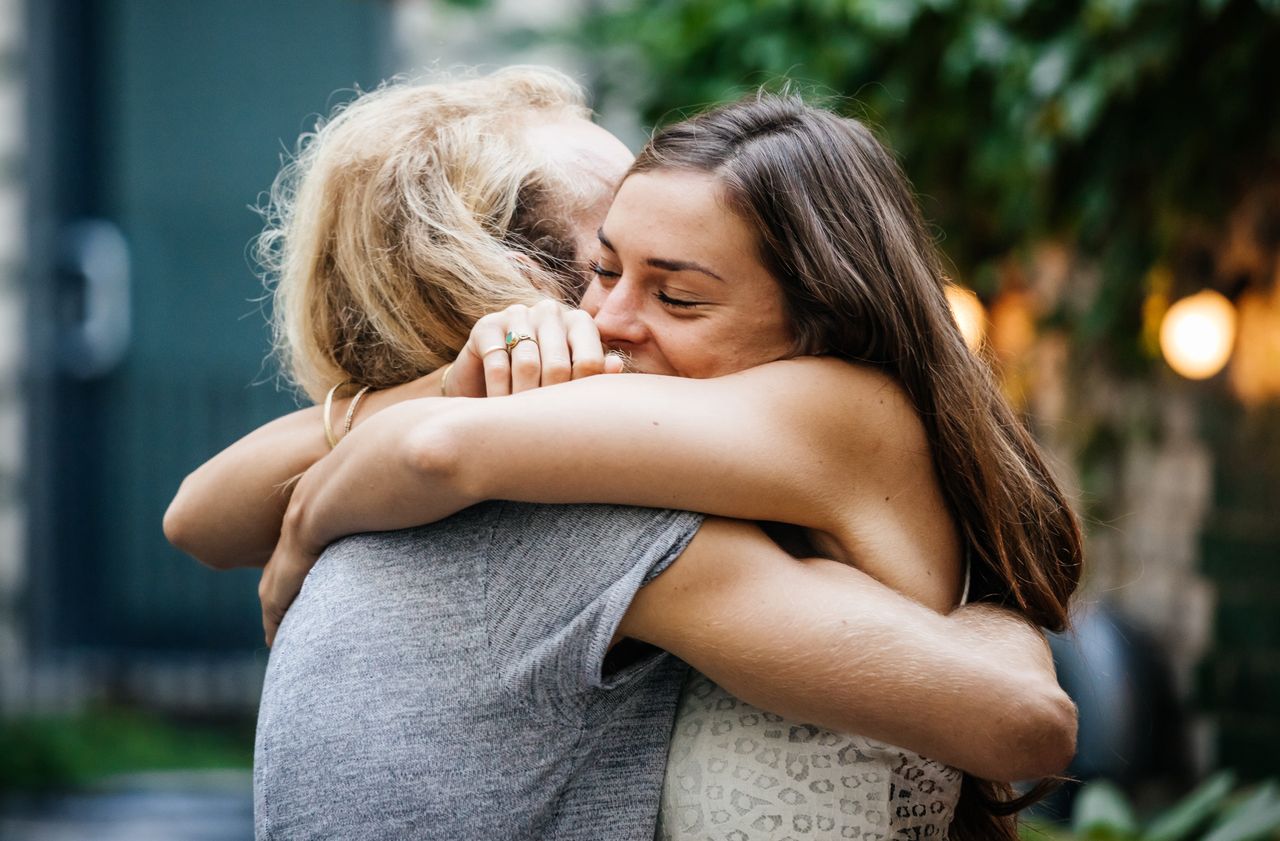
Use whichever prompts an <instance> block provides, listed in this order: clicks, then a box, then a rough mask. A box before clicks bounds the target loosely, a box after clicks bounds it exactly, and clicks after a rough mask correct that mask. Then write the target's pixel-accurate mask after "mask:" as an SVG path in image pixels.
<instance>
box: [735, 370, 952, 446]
mask: <svg viewBox="0 0 1280 841" xmlns="http://www.w3.org/2000/svg"><path fill="white" fill-rule="evenodd" d="M724 380H726V381H731V380H732V381H734V386H735V387H737V388H743V389H746V390H749V391H751V392H752V393H754V394H756V395H758V396H760V397H763V398H765V399H766V400H767V401H768V402H769V403H770V404H771V405H772V406H774V407H776V408H778V409H779V410H780V411H783V412H785V413H787V415H788V416H790V417H792V418H794V419H795V420H796V421H797V422H801V421H802V422H803V423H804V424H805V425H806V426H807V427H809V428H812V429H813V430H814V432H815V434H819V435H823V436H829V435H831V434H836V433H838V434H839V435H840V437H841V439H843V440H845V441H847V442H848V443H849V444H850V445H851V446H855V447H857V448H858V449H859V450H861V451H862V452H863V453H864V454H866V452H867V449H868V448H870V449H871V450H879V449H881V448H884V447H888V448H890V449H891V450H895V451H897V450H901V449H904V448H905V449H908V450H911V451H919V450H921V449H922V448H924V449H927V446H928V445H927V438H926V435H925V429H924V425H923V423H922V422H921V420H920V415H919V413H918V412H917V411H916V410H915V406H914V405H913V404H912V402H911V399H910V397H909V396H908V395H907V393H906V391H905V390H904V389H903V387H902V386H901V384H899V383H898V381H897V380H895V379H894V378H893V377H891V376H889V375H888V374H885V373H884V372H883V371H880V370H878V369H876V368H873V367H871V366H869V365H857V364H854V363H851V362H845V361H843V360H840V359H834V358H831V357H819V356H805V357H798V358H796V359H784V360H780V361H778V362H770V363H768V364H766V365H761V366H759V367H756V368H751V369H749V370H746V371H741V372H739V373H737V374H733V375H731V376H729V377H725V378H724ZM826 443H827V446H830V444H831V441H830V439H828V440H827V442H826Z"/></svg>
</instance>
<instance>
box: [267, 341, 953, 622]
mask: <svg viewBox="0 0 1280 841" xmlns="http://www.w3.org/2000/svg"><path fill="white" fill-rule="evenodd" d="M911 412H912V410H911V409H910V407H909V406H907V405H906V404H905V402H904V401H903V400H902V398H901V397H900V396H899V394H898V392H897V391H896V390H894V389H892V388H891V387H888V386H886V385H885V382H884V380H883V378H880V377H879V376H878V375H876V374H874V373H872V372H866V371H861V370H859V369H856V368H854V367H853V366H850V365H847V364H845V363H841V362H837V361H834V360H821V359H804V360H791V361H784V362H776V363H771V364H769V365H764V366H761V367H759V368H754V369H751V370H748V371H744V372H741V373H738V374H734V375H731V376H727V377H722V378H719V379H716V380H687V379H678V378H672V377H656V376H643V375H627V376H623V377H595V378H591V379H587V380H583V381H580V382H572V383H568V384H564V385H559V386H556V387H555V388H549V389H539V390H536V391H529V392H524V393H521V394H517V395H515V396H512V397H503V398H498V399H490V400H460V401H450V402H449V403H448V404H447V405H446V404H445V403H444V401H438V400H437V401H418V402H417V403H416V404H413V405H410V404H406V405H405V406H403V407H399V408H398V409H397V411H396V412H395V413H387V414H386V415H384V416H383V417H381V418H376V419H374V420H372V421H370V422H369V423H368V424H366V426H365V427H364V428H362V429H361V430H359V432H358V433H357V434H353V435H352V436H351V437H350V439H349V440H348V441H344V442H343V444H342V446H340V447H339V448H338V449H337V450H336V451H335V452H334V454H333V456H332V457H331V458H330V459H326V460H325V462H324V463H323V464H321V465H318V466H317V468H316V469H315V470H313V471H312V472H311V473H310V474H308V476H307V477H305V479H304V480H303V482H302V483H301V485H300V486H299V491H298V496H297V499H296V501H295V504H296V506H297V509H296V511H295V512H294V515H291V519H292V521H293V522H292V525H293V526H296V527H297V528H298V530H299V533H298V543H299V545H301V546H304V547H307V548H309V549H311V550H314V551H316V552H318V551H319V549H320V548H322V547H323V546H325V545H327V544H328V543H330V542H332V541H333V540H335V539H337V538H339V537H342V536H344V535H346V534H350V533H353V532H358V531H378V530H387V529H395V528H403V527H407V526H412V525H418V524H421V523H424V522H433V521H436V520H439V519H442V518H444V517H446V516H448V515H450V514H452V513H455V512H456V511H458V510H460V509H462V508H465V507H467V506H468V505H471V504H473V503H475V502H478V501H481V500H484V499H510V500H516V501H525V502H547V503H568V502H602V503H618V504H630V505H648V506H654V507H670V508H685V509H690V510H697V511H705V512H708V513H711V514H715V515H720V516H727V517H736V518H741V519H752V520H774V521H779V522H786V523H791V524H794V525H799V526H804V527H808V528H812V529H816V530H818V531H822V532H827V533H830V534H832V535H833V536H834V537H836V539H837V540H839V541H840V542H841V544H842V545H846V546H847V545H850V544H852V543H856V536H855V535H851V534H849V533H848V532H847V525H846V524H847V523H848V522H849V521H850V519H851V518H850V517H849V513H850V511H852V510H855V509H856V510H858V511H859V512H860V514H861V515H862V516H863V517H864V518H866V519H869V518H873V517H875V516H876V513H877V511H878V510H880V509H879V508H878V506H886V505H887V504H888V502H889V500H890V498H893V499H894V503H895V504H896V505H897V508H896V511H897V512H901V511H902V510H903V508H908V509H911V510H913V511H918V512H919V520H918V522H912V523H909V524H908V527H910V528H915V529H920V530H923V529H930V528H935V529H936V528H943V529H945V528H949V522H950V521H949V517H948V515H947V513H946V510H945V508H943V507H941V506H938V507H936V508H934V509H931V508H930V507H929V503H928V500H925V501H924V502H922V503H921V504H919V505H915V506H910V505H908V506H904V505H901V504H900V503H901V499H900V498H901V497H902V495H904V494H907V495H919V494H922V493H926V492H927V488H923V489H922V487H921V486H927V485H928V479H923V480H922V479H920V478H919V477H920V475H921V474H924V475H925V476H929V477H931V476H932V473H931V468H929V466H928V465H929V454H928V448H927V445H926V444H925V442H924V441H923V439H921V440H919V441H915V440H912V439H911V436H910V435H907V434H904V432H903V428H902V427H903V426H904V425H905V426H911V427H912V428H914V427H915V426H918V424H915V423H914V421H913V420H912V418H913V415H911ZM904 417H906V418H907V420H905V421H904ZM913 460H914V462H916V463H917V467H918V466H919V464H923V465H924V468H923V469H916V470H915V472H914V473H913V472H912V471H910V470H902V469H900V468H901V467H902V465H904V464H907V463H910V462H912V461H913ZM295 515H296V516H295ZM882 519H883V520H884V521H885V522H888V521H890V520H891V519H893V518H890V517H888V516H886V517H884V518H882ZM841 529H846V533H844V534H840V533H839V532H840V530H841ZM843 560H851V559H850V558H843ZM891 561H892V562H891ZM858 562H859V564H860V565H861V566H862V567H863V568H864V569H866V570H867V571H869V572H871V573H872V574H873V575H875V576H876V577H877V578H879V579H881V580H883V581H885V582H886V583H888V584H890V586H893V587H894V588H895V589H899V590H901V591H903V592H907V593H909V594H910V595H912V596H913V597H915V598H918V599H920V600H922V601H925V602H926V603H929V604H931V605H933V606H934V607H935V608H939V609H943V608H945V607H947V606H949V605H950V604H953V603H954V601H953V599H954V593H952V592H951V588H952V584H953V582H951V581H950V580H949V579H945V577H940V576H937V575H934V576H933V577H932V578H930V577H929V573H930V572H932V570H931V569H926V568H925V567H927V565H928V564H930V563H932V559H931V558H928V557H923V558H922V557H914V558H903V557H899V558H897V559H885V558H881V557H877V556H875V555H874V554H873V553H868V555H867V556H865V557H859V558H858ZM944 579H945V580H944Z"/></svg>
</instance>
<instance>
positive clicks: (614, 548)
mask: <svg viewBox="0 0 1280 841" xmlns="http://www.w3.org/2000/svg"><path fill="white" fill-rule="evenodd" d="M702 520H703V516H702V515H701V514H696V513H693V512H689V511H673V510H668V509H656V508H634V507H626V506H614V505H532V504H525V503H504V504H503V506H502V509H501V510H500V511H499V512H498V518H497V521H496V522H497V527H496V528H495V530H494V543H493V545H492V547H491V549H490V552H489V553H488V555H489V559H490V560H489V568H488V570H487V571H486V575H485V580H486V587H487V591H486V612H487V622H488V637H489V648H490V654H491V656H492V657H493V660H494V664H493V665H494V667H495V668H496V669H498V670H500V672H502V677H503V679H504V682H505V683H506V684H507V685H509V686H511V687H513V691H516V692H517V693H519V694H521V695H523V696H524V700H529V701H531V702H532V703H534V704H537V705H544V704H551V705H554V706H558V707H562V708H563V707H564V706H565V705H574V704H576V703H577V701H578V700H580V699H581V698H582V697H583V696H585V695H586V694H587V693H590V692H593V691H614V690H617V689H620V688H622V687H625V686H626V685H628V684H629V683H630V682H631V681H633V680H635V679H637V678H638V677H639V676H640V675H642V674H643V673H644V671H645V670H646V669H647V668H649V667H651V666H652V664H653V662H654V660H655V657H656V656H657V654H656V652H655V653H654V654H651V655H649V656H645V657H640V658H637V659H633V660H631V661H630V662H628V664H627V665H626V666H625V667H623V668H620V669H617V670H609V671H607V672H606V670H605V659H606V656H607V655H608V653H609V643H610V641H611V640H612V639H613V635H614V633H615V632H616V631H617V628H618V625H619V623H620V622H621V621H622V617H623V616H624V615H625V614H626V612H627V610H628V608H629V607H630V606H631V602H632V600H633V599H634V598H635V595H636V593H637V592H638V591H639V590H640V588H641V587H643V586H644V585H645V584H647V583H648V582H649V581H651V580H652V579H653V578H654V577H656V576H657V575H659V574H660V573H661V572H662V571H663V570H665V569H666V568H667V567H668V566H669V565H670V564H671V563H672V562H673V561H675V560H676V558H678V557H679V556H680V553H681V552H683V551H684V549H685V547H686V546H687V545H688V544H689V541H690V540H692V539H693V536H694V535H695V534H696V533H697V531H698V528H699V527H700V526H701V525H702Z"/></svg>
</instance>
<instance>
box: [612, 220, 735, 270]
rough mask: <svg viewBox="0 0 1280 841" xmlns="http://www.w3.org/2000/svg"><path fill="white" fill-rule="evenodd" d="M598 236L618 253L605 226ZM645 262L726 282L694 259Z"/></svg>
mask: <svg viewBox="0 0 1280 841" xmlns="http://www.w3.org/2000/svg"><path fill="white" fill-rule="evenodd" d="M596 237H598V238H599V240H600V244H601V245H603V246H604V247H605V248H607V249H609V250H610V251H612V252H613V253H614V254H617V253H618V249H616V248H614V247H613V243H612V242H610V241H609V238H608V237H607V236H605V235H604V228H600V229H599V230H597V231H596ZM644 262H645V265H647V266H653V267H654V268H655V269H662V270H663V271H666V272H701V273H702V274H704V275H707V276H709V277H714V278H715V279H716V280H718V281H720V282H722V283H723V282H724V278H722V277H721V276H720V275H718V274H716V273H715V272H713V271H711V269H708V268H707V267H706V266H704V265H702V264H701V263H695V262H693V261H692V260H668V259H666V258H664V257H650V258H649V259H647V260H645V261H644Z"/></svg>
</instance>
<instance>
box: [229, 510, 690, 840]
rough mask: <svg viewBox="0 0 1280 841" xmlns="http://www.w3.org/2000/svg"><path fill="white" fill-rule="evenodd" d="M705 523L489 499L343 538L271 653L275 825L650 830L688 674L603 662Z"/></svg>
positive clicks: (351, 835) (563, 835)
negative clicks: (437, 519) (653, 582)
mask: <svg viewBox="0 0 1280 841" xmlns="http://www.w3.org/2000/svg"><path fill="white" fill-rule="evenodd" d="M701 521H702V518H701V516H700V515H697V514H691V513H689V512H683V511H666V510H656V509H648V508H624V507H616V506H601V505H572V506H561V505H555V506H552V505H526V504H517V503H485V504H483V505H478V506H475V507H473V508H470V509H468V510H466V511H464V512H462V513H461V514H458V515H456V516H454V517H452V518H450V519H448V520H446V521H444V522H442V523H438V524H436V525H434V526H425V527H422V528H417V529H409V530H405V531H399V532H388V533H382V534H366V535H357V536H354V537H350V538H347V539H345V540H342V541H340V542H338V543H335V544H334V545H333V546H331V547H329V549H328V550H326V551H325V553H324V555H322V556H321V558H320V561H319V562H318V563H317V564H316V566H315V568H314V569H313V570H312V572H311V575H310V576H309V577H308V578H307V581H306V584H305V586H304V587H303V589H302V592H301V594H299V596H298V599H297V601H296V602H294V604H293V606H292V607H291V608H290V609H289V612H288V614H287V615H286V616H285V620H284V623H283V624H282V625H281V627H280V632H279V634H278V636H277V638H276V644H275V648H274V649H273V650H272V652H271V660H270V663H269V665H268V668H267V676H266V684H265V686H264V688H263V694H262V705H261V708H260V710H259V714H258V735H257V743H256V746H255V756H254V801H255V802H254V812H255V821H256V827H257V838H258V839H259V841H266V839H273V841H274V840H275V839H278V840H279V841H298V839H313V838H333V839H344V841H346V840H347V839H391V838H395V839H419V838H438V839H450V841H470V839H477V841H479V839H503V841H506V839H566V841H568V840H569V839H573V840H574V841H576V839H583V841H586V839H590V840H591V841H598V839H605V838H608V839H615V840H616V841H625V840H626V839H633V838H634V839H652V837H653V832H654V826H655V820H656V812H657V806H658V797H659V791H660V789H661V785H662V775H663V768H664V765H665V761H666V749H667V743H668V739H669V737H670V731H671V726H672V719H673V716H674V712H675V709H676V703H677V699H678V695H679V690H680V685H681V682H682V680H683V677H684V673H685V669H684V667H683V665H682V664H681V663H680V662H679V661H678V660H676V659H675V658H673V657H671V656H669V655H665V654H661V653H660V652H657V651H656V650H653V649H649V650H647V651H645V652H643V653H642V654H641V655H639V656H634V657H632V658H631V659H630V660H629V661H628V662H625V663H622V664H614V662H613V660H614V659H615V658H616V657H617V654H618V653H619V652H617V651H615V654H614V655H610V663H609V664H608V665H606V662H605V661H606V655H607V654H608V647H609V642H610V640H611V639H612V637H613V634H614V631H615V630H616V628H617V625H618V623H619V621H620V620H621V619H622V616H623V614H624V613H626V611H627V608H628V607H629V606H630V604H631V601H632V599H633V597H634V596H635V594H636V591H637V590H639V588H640V587H641V586H643V584H644V583H646V582H647V581H648V580H649V579H651V578H652V577H654V576H656V575H657V574H658V573H659V572H661V571H662V570H663V569H665V568H666V566H667V565H668V564H670V563H671V561H673V560H674V559H675V558H676V557H678V556H679V554H680V553H681V552H682V551H683V550H684V548H685V546H686V545H687V544H688V542H689V540H690V539H691V538H692V537H693V535H694V533H695V532H696V531H697V529H698V527H699V526H700V525H701ZM621 648H623V646H619V649H621Z"/></svg>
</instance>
